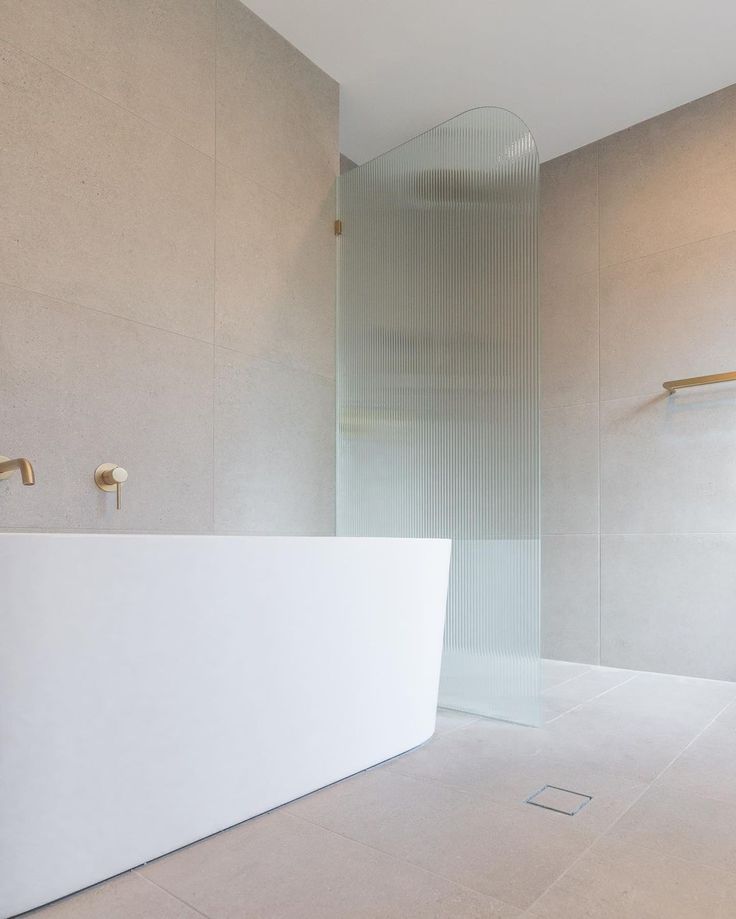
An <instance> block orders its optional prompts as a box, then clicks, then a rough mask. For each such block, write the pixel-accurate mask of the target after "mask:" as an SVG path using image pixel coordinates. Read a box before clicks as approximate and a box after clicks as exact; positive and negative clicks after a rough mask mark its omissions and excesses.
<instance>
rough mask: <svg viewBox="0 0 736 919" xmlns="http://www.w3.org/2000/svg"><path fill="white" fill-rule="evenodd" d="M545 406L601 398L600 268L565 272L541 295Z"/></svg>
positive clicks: (545, 287) (542, 291) (541, 357)
mask: <svg viewBox="0 0 736 919" xmlns="http://www.w3.org/2000/svg"><path fill="white" fill-rule="evenodd" d="M539 320H540V333H541V335H540V338H541V347H540V364H541V402H542V408H544V409H546V408H558V407H560V406H563V405H574V404H576V403H580V402H597V401H598V273H597V272H596V271H589V272H587V273H586V274H580V275H563V276H560V277H559V278H555V279H554V280H552V279H550V280H549V281H548V283H546V284H544V285H543V287H542V289H541V291H540V297H539Z"/></svg>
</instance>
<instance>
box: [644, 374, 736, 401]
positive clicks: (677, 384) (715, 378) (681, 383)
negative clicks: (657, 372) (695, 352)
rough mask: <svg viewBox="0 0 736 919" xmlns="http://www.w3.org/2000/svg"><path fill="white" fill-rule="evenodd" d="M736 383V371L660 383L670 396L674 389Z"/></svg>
mask: <svg viewBox="0 0 736 919" xmlns="http://www.w3.org/2000/svg"><path fill="white" fill-rule="evenodd" d="M731 381H736V371H734V370H732V371H729V372H728V373H712V374H710V375H709V376H706V377H688V378H687V379H685V380H668V381H667V382H666V383H662V386H663V387H664V388H665V389H666V390H667V392H668V393H669V394H670V395H672V393H673V392H674V391H675V390H676V389H686V388H687V387H688V386H706V385H708V384H709V383H729V382H731Z"/></svg>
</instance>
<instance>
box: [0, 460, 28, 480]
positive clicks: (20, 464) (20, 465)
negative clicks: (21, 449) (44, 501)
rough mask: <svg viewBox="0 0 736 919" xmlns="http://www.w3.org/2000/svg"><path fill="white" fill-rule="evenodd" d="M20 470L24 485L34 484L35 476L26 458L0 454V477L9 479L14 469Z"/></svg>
mask: <svg viewBox="0 0 736 919" xmlns="http://www.w3.org/2000/svg"><path fill="white" fill-rule="evenodd" d="M16 469H17V470H18V471H19V472H20V477H21V479H22V481H23V484H24V485H35V484H36V476H35V473H34V472H33V466H31V464H30V462H29V461H28V460H27V459H23V458H21V459H12V460H11V459H8V457H7V456H0V479H9V478H10V476H11V475H12V474H13V473H14V472H15V470H16Z"/></svg>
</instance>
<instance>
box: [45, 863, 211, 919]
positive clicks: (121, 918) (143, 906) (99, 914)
mask: <svg viewBox="0 0 736 919" xmlns="http://www.w3.org/2000/svg"><path fill="white" fill-rule="evenodd" d="M27 915H28V916H33V917H36V916H38V919H196V917H198V916H201V913H199V912H197V911H196V910H193V909H190V907H188V906H186V905H185V904H184V903H182V902H181V901H180V900H177V899H176V898H175V897H172V896H171V895H170V894H168V893H166V891H164V890H161V888H160V887H157V886H156V885H155V884H152V883H151V882H150V881H147V880H146V879H145V878H142V877H139V876H138V875H137V874H135V873H133V872H131V873H129V874H123V875H120V877H116V878H112V880H110V881H105V882H104V883H102V884H98V885H97V886H96V887H90V888H89V890H83V891H82V892H81V893H78V894H75V895H74V896H73V897H66V898H65V899H63V900H57V902H56V903H52V904H51V905H50V906H45V907H43V908H42V909H38V910H34V911H33V912H31V913H28V914H27Z"/></svg>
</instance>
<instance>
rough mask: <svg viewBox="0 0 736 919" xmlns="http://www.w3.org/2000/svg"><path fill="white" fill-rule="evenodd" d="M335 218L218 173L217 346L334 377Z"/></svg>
mask: <svg viewBox="0 0 736 919" xmlns="http://www.w3.org/2000/svg"><path fill="white" fill-rule="evenodd" d="M334 214H335V202H334V195H333V194H330V195H329V196H328V199H327V200H326V206H325V205H320V203H319V202H317V201H315V200H310V199H309V197H307V200H306V201H305V203H304V206H303V207H297V206H296V205H295V204H293V203H291V202H287V201H285V200H284V199H283V198H281V197H280V196H278V195H275V194H273V193H272V192H270V191H268V190H267V189H265V188H264V187H263V186H261V185H257V184H255V183H254V182H249V181H247V180H246V179H244V178H243V176H242V175H241V174H240V173H238V172H234V171H233V170H231V169H229V168H227V167H225V166H221V165H218V167H217V263H216V278H217V283H216V290H217V293H216V341H217V344H218V345H222V346H224V347H227V348H231V349H235V350H237V351H242V352H246V353H248V354H251V355H254V356H256V357H262V358H265V359H266V360H270V361H278V362H280V363H283V364H286V365H289V366H292V367H299V368H301V369H304V370H309V371H312V372H314V373H320V374H323V375H324V376H328V377H334V373H335V259H336V255H335V235H334V230H333V222H334Z"/></svg>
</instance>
